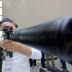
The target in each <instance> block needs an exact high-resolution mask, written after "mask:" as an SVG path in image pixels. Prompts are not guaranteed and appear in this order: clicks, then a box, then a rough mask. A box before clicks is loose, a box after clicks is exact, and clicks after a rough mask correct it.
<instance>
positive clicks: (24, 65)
mask: <svg viewBox="0 0 72 72" xmlns="http://www.w3.org/2000/svg"><path fill="white" fill-rule="evenodd" d="M1 36H2V31H0V40H2V38H1ZM31 49H32V55H31V57H30V58H32V59H41V51H39V50H37V49H34V48H31ZM5 58H6V59H5V60H3V64H2V72H30V64H29V57H27V56H25V55H23V54H20V53H18V52H14V53H13V57H12V58H10V57H9V56H6V57H5Z"/></svg>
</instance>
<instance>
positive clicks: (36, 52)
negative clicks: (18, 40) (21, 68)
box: [30, 48, 42, 59]
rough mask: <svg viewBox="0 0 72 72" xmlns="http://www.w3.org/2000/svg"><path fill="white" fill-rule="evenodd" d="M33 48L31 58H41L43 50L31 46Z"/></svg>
mask: <svg viewBox="0 0 72 72" xmlns="http://www.w3.org/2000/svg"><path fill="white" fill-rule="evenodd" d="M31 49H32V55H31V56H30V58H32V59H41V57H42V54H41V51H40V50H38V49H35V48H31Z"/></svg>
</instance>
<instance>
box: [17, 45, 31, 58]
mask: <svg viewBox="0 0 72 72" xmlns="http://www.w3.org/2000/svg"><path fill="white" fill-rule="evenodd" d="M16 48H17V52H19V53H21V54H24V55H26V56H28V57H30V56H31V55H32V50H31V47H29V46H26V45H22V44H18V45H17V46H16Z"/></svg>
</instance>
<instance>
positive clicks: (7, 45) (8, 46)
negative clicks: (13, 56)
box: [3, 40, 17, 52]
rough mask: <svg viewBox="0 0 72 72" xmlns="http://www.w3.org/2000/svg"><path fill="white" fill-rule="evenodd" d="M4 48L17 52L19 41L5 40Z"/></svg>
mask: <svg viewBox="0 0 72 72" xmlns="http://www.w3.org/2000/svg"><path fill="white" fill-rule="evenodd" d="M3 48H5V49H6V50H7V51H10V52H16V49H17V43H16V42H14V41H12V40H3Z"/></svg>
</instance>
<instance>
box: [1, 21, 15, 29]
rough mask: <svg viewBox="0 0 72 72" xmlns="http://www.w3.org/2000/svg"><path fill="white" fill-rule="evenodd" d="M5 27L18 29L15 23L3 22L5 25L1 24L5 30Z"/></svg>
mask: <svg viewBox="0 0 72 72" xmlns="http://www.w3.org/2000/svg"><path fill="white" fill-rule="evenodd" d="M5 26H6V27H11V28H13V30H15V29H16V27H15V25H14V24H13V23H11V22H3V23H2V24H1V28H4V27H5Z"/></svg>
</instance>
